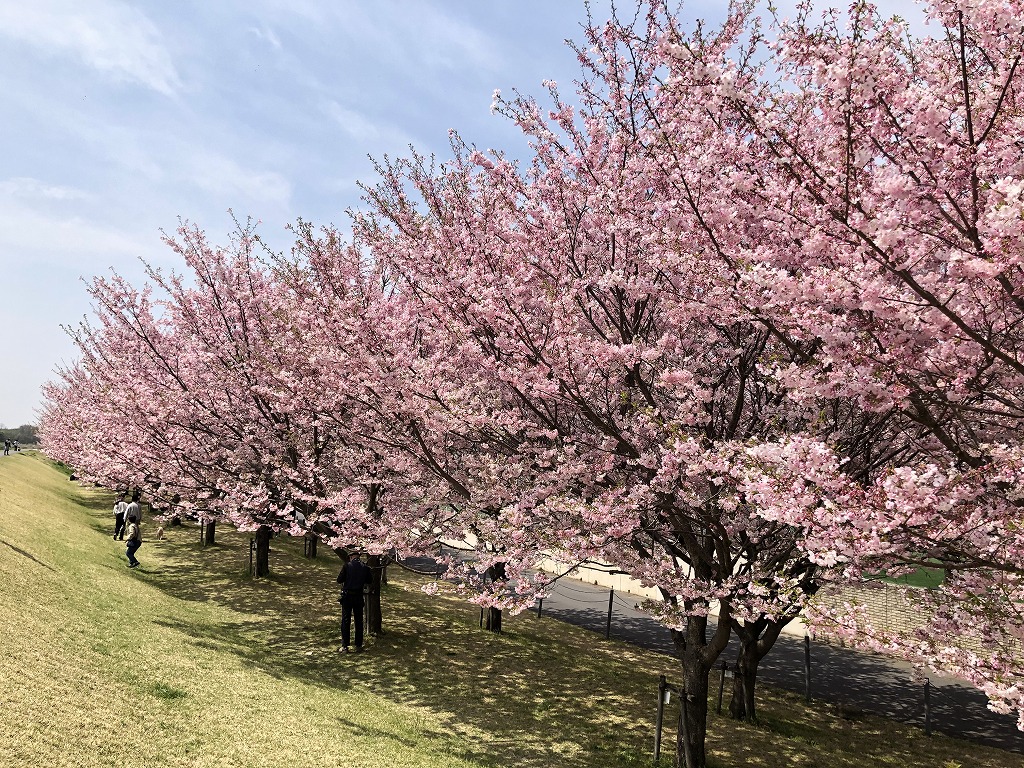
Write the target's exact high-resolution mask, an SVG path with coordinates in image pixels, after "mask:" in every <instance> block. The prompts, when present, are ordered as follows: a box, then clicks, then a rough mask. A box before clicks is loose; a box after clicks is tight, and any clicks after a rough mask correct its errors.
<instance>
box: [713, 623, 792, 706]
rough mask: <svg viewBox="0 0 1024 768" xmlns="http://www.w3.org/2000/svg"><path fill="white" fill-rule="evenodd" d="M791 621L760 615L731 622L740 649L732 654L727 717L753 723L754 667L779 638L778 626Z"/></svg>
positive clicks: (755, 673) (755, 683)
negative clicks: (733, 662) (733, 674)
mask: <svg viewBox="0 0 1024 768" xmlns="http://www.w3.org/2000/svg"><path fill="white" fill-rule="evenodd" d="M792 620H793V618H792V617H788V618H787V617H782V618H780V619H779V620H778V621H771V620H769V619H767V618H764V617H762V618H760V619H758V620H757V621H755V622H748V623H746V624H741V623H739V622H738V621H734V622H733V624H732V629H733V631H734V632H735V633H736V637H737V638H738V639H739V641H740V650H739V654H738V656H737V657H736V677H735V678H734V679H733V683H732V700H731V701H730V702H729V716H730V717H732V718H734V719H736V720H746V721H748V722H751V723H756V722H757V709H756V707H755V698H754V692H755V690H756V687H757V669H758V666H759V665H760V663H761V659H763V658H764V657H765V656H767V655H768V652H769V651H770V650H771V649H772V647H773V646H774V645H775V641H776V640H778V639H779V634H780V633H781V632H782V628H783V627H785V626H786V625H787V624H789V622H791V621H792Z"/></svg>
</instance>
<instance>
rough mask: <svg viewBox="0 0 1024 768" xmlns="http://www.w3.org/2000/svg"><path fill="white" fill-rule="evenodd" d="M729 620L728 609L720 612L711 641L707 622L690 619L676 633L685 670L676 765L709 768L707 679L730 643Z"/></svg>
mask: <svg viewBox="0 0 1024 768" xmlns="http://www.w3.org/2000/svg"><path fill="white" fill-rule="evenodd" d="M730 623H731V620H730V619H729V614H728V610H727V608H726V607H724V606H723V607H722V608H721V609H720V615H719V623H718V626H717V628H716V629H715V633H714V634H713V635H712V636H711V639H710V641H709V640H708V637H707V627H708V620H707V618H706V617H703V616H691V617H690V618H689V619H687V621H686V629H685V630H682V631H679V630H673V632H672V639H673V641H674V642H675V647H676V656H677V657H678V658H679V661H680V663H681V664H682V667H683V691H684V695H685V715H683V714H682V713H680V728H679V731H678V733H677V736H676V762H677V764H678V765H680V766H684V767H685V768H707V754H706V752H705V750H704V741H705V738H706V736H707V728H708V687H709V683H708V678H709V676H710V674H711V668H712V667H713V666H714V664H715V661H716V660H717V659H718V657H719V655H720V654H721V653H722V651H723V650H725V647H726V645H727V644H728V642H729V625H730Z"/></svg>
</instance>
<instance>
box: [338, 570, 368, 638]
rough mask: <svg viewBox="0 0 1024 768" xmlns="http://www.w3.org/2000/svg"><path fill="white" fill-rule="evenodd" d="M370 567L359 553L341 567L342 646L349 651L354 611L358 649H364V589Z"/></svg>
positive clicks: (339, 580)
mask: <svg viewBox="0 0 1024 768" xmlns="http://www.w3.org/2000/svg"><path fill="white" fill-rule="evenodd" d="M370 579H371V574H370V569H369V568H367V567H366V566H365V565H363V561H362V560H360V559H359V553H358V552H355V553H353V554H352V557H351V559H350V560H349V561H348V562H347V563H345V565H343V566H342V567H341V573H339V574H338V583H339V584H341V585H342V587H341V598H339V600H338V602H340V603H341V648H339V649H338V650H339V651H341V652H342V653H348V645H349V637H350V634H349V632H350V630H351V626H350V625H351V623H352V616H353V613H354V614H355V620H356V651H357V652H359V651H361V650H363V589H364V588H365V587H366V586H367V585H369V583H370Z"/></svg>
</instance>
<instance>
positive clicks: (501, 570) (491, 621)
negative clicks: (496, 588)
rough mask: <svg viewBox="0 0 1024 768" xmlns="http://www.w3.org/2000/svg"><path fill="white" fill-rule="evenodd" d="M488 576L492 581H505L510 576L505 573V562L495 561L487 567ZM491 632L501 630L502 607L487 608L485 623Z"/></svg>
mask: <svg viewBox="0 0 1024 768" xmlns="http://www.w3.org/2000/svg"><path fill="white" fill-rule="evenodd" d="M487 577H488V578H490V579H491V581H505V580H506V579H507V578H508V577H507V576H506V575H505V564H504V563H495V564H494V565H492V566H491V567H490V568H488V569H487ZM484 626H485V627H486V629H487V630H488V631H490V632H498V633H500V632H501V608H488V609H487V622H486V624H485V625H484Z"/></svg>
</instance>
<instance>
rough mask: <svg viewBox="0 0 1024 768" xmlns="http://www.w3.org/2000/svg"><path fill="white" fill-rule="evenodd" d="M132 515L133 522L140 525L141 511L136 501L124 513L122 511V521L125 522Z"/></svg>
mask: <svg viewBox="0 0 1024 768" xmlns="http://www.w3.org/2000/svg"><path fill="white" fill-rule="evenodd" d="M132 515H135V522H136V523H141V522H142V510H140V509H139V503H138V502H137V501H133V502H132V503H131V504H129V505H128V507H127V508H126V509H125V511H124V519H125V520H127V519H128V518H129V517H131V516H132Z"/></svg>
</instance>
